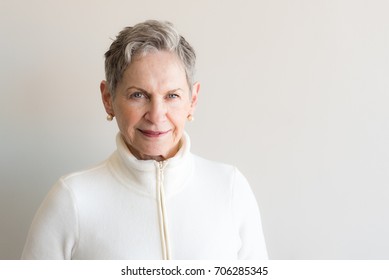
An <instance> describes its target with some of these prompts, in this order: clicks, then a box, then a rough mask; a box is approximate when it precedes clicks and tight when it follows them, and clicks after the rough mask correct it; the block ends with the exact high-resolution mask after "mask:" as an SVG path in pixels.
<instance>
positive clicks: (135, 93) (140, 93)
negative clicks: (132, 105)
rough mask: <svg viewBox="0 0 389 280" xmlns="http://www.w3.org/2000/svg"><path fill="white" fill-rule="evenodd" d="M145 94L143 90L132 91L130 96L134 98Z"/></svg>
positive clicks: (142, 96)
mask: <svg viewBox="0 0 389 280" xmlns="http://www.w3.org/2000/svg"><path fill="white" fill-rule="evenodd" d="M144 97H145V95H144V93H143V92H134V93H132V94H131V95H130V98H134V99H139V98H144Z"/></svg>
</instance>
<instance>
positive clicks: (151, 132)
mask: <svg viewBox="0 0 389 280" xmlns="http://www.w3.org/2000/svg"><path fill="white" fill-rule="evenodd" d="M138 130H139V131H140V132H141V133H142V134H143V135H144V136H146V137H150V138H158V137H162V136H164V135H166V134H168V133H169V132H170V130H167V131H154V130H142V129H138Z"/></svg>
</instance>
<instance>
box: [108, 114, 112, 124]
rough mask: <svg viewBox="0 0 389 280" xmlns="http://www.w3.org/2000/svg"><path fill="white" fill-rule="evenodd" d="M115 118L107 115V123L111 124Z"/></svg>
mask: <svg viewBox="0 0 389 280" xmlns="http://www.w3.org/2000/svg"><path fill="white" fill-rule="evenodd" d="M113 117H114V116H113V115H111V114H108V115H107V121H109V122H110V121H112V120H113Z"/></svg>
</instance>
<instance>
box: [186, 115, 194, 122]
mask: <svg viewBox="0 0 389 280" xmlns="http://www.w3.org/2000/svg"><path fill="white" fill-rule="evenodd" d="M187 119H188V121H190V122H192V121H194V117H193V116H192V115H191V114H189V115H188V117H187Z"/></svg>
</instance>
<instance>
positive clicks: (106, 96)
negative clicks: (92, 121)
mask: <svg viewBox="0 0 389 280" xmlns="http://www.w3.org/2000/svg"><path fill="white" fill-rule="evenodd" d="M100 92H101V99H102V101H103V105H104V108H105V111H106V112H107V114H110V115H112V116H115V113H114V111H113V106H112V95H111V93H110V92H109V89H108V85H107V81H102V82H101V83H100Z"/></svg>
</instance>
